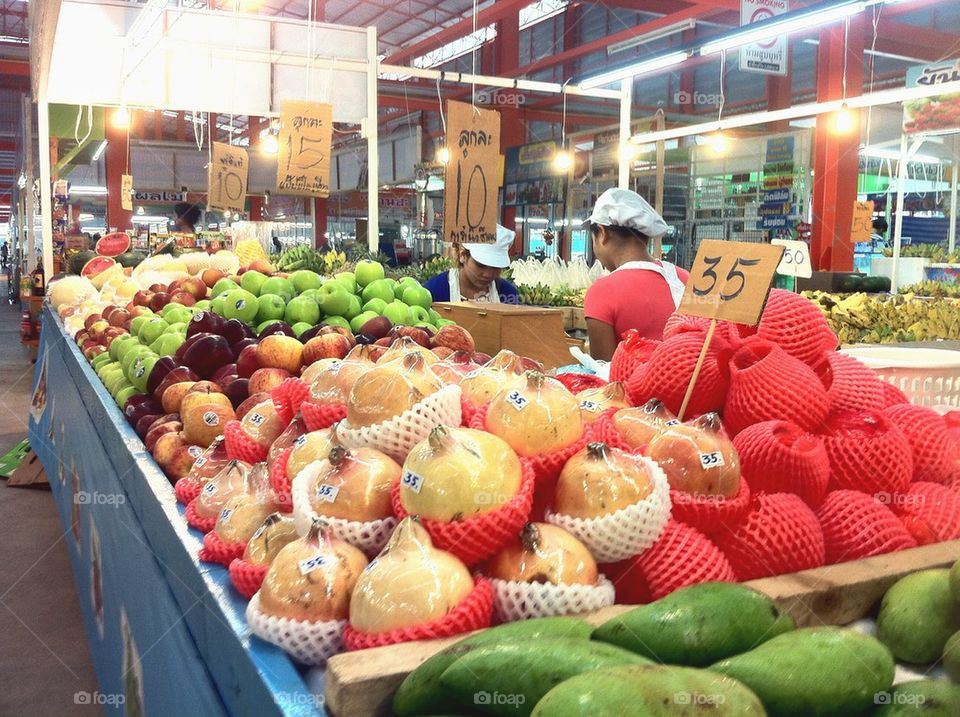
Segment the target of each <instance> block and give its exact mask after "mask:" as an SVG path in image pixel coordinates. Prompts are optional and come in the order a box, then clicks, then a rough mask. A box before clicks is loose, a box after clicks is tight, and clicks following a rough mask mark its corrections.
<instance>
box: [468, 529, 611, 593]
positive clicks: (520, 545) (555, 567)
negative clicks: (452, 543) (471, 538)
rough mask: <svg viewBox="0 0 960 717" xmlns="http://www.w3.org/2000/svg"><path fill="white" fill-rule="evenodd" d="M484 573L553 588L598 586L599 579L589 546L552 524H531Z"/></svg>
mask: <svg viewBox="0 0 960 717" xmlns="http://www.w3.org/2000/svg"><path fill="white" fill-rule="evenodd" d="M484 573H485V574H486V575H489V576H490V577H492V578H497V579H499V580H515V581H517V582H529V583H548V584H551V585H574V584H580V585H594V584H596V582H597V577H598V575H597V563H596V561H594V559H593V556H592V555H590V551H589V550H587V547H586V546H585V545H584V544H583V543H581V542H580V541H579V540H577V539H576V538H575V537H573V536H572V535H571V534H570V533H568V532H567V531H566V530H564V529H563V528H558V527H557V526H555V525H550V524H549V523H528V524H527V525H526V526H525V527H524V529H523V532H522V533H521V534H520V537H519V538H517V540H515V541H514V542H512V543H510V544H509V545H507V546H505V547H504V548H502V549H501V550H500V552H498V553H497V554H496V555H494V556H493V557H492V558H491V559H490V562H489V563H488V565H487V569H486V570H485V571H484Z"/></svg>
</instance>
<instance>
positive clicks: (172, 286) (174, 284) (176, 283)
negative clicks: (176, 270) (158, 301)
mask: <svg viewBox="0 0 960 717" xmlns="http://www.w3.org/2000/svg"><path fill="white" fill-rule="evenodd" d="M182 283H183V279H174V280H173V281H171V282H170V283H169V284H167V293H168V294H173V293H175V292H177V291H180V284H182Z"/></svg>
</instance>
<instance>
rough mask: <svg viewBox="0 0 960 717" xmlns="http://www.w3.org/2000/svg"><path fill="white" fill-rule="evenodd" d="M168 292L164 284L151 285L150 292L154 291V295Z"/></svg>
mask: <svg viewBox="0 0 960 717" xmlns="http://www.w3.org/2000/svg"><path fill="white" fill-rule="evenodd" d="M166 290H167V287H165V286H164V285H163V284H159V283H157V284H150V291H152V292H153V293H157V292H158V291H166Z"/></svg>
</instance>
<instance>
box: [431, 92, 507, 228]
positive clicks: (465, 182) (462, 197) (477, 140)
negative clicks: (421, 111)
mask: <svg viewBox="0 0 960 717" xmlns="http://www.w3.org/2000/svg"><path fill="white" fill-rule="evenodd" d="M447 149H448V150H449V152H450V161H448V162H447V168H446V173H445V176H444V179H445V183H444V189H443V232H444V239H445V241H448V242H451V243H456V244H493V243H494V242H495V241H496V240H497V194H498V192H499V189H500V186H499V185H500V180H499V176H500V113H499V112H497V111H496V110H481V109H477V108H475V107H474V106H472V105H469V104H466V103H463V102H452V101H451V102H447Z"/></svg>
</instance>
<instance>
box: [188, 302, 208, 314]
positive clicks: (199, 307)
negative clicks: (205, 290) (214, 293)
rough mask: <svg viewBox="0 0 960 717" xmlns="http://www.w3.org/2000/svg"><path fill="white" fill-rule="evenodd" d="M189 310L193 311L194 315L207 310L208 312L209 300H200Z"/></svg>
mask: <svg viewBox="0 0 960 717" xmlns="http://www.w3.org/2000/svg"><path fill="white" fill-rule="evenodd" d="M190 308H191V309H193V312H194V313H198V312H200V311H209V310H210V299H201V300H200V301H198V302H197V303H196V304H194V305H193V306H191V307H190Z"/></svg>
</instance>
